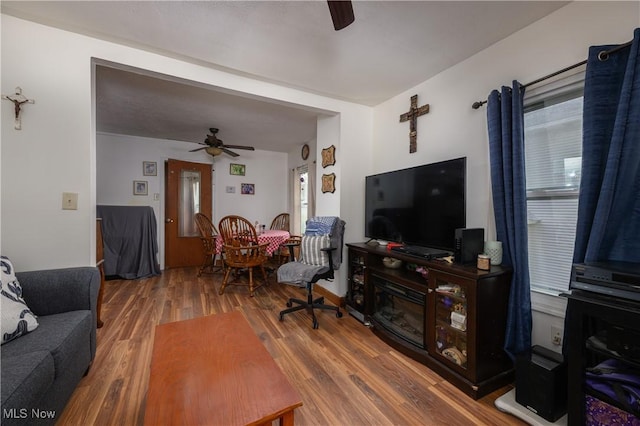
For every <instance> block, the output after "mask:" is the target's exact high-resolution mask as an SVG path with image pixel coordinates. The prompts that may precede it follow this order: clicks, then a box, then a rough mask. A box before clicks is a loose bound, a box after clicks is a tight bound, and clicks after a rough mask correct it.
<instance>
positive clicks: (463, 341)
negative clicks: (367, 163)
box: [429, 273, 469, 370]
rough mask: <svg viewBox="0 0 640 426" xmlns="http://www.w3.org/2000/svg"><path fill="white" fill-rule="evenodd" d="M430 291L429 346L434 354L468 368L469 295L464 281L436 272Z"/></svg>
mask: <svg viewBox="0 0 640 426" xmlns="http://www.w3.org/2000/svg"><path fill="white" fill-rule="evenodd" d="M430 278H431V279H430V285H429V291H430V294H431V296H432V300H433V302H434V303H433V305H431V306H432V307H433V312H432V314H431V315H432V320H433V323H432V327H434V333H433V334H432V339H433V342H432V344H431V345H430V346H429V349H430V352H433V353H431V354H432V355H434V356H436V357H437V358H441V359H444V360H446V361H447V362H449V363H453V364H455V365H456V366H458V368H460V369H463V370H466V369H467V364H468V363H467V359H468V356H469V354H468V352H467V343H468V340H469V337H468V332H467V311H468V308H469V306H468V303H467V295H468V288H467V286H466V285H464V283H463V282H451V281H450V280H448V279H447V276H446V275H441V274H437V273H434V274H432V276H431V277H430Z"/></svg>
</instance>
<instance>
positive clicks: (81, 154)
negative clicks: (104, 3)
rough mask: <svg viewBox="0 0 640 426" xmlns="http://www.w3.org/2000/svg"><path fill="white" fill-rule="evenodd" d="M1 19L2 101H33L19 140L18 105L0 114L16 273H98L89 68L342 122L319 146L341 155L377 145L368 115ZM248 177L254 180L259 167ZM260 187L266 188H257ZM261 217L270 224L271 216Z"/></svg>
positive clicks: (4, 228) (6, 217) (9, 242)
mask: <svg viewBox="0 0 640 426" xmlns="http://www.w3.org/2000/svg"><path fill="white" fill-rule="evenodd" d="M1 19H2V25H1V27H2V28H1V43H2V44H1V47H2V49H1V54H2V58H1V59H2V84H1V86H2V87H1V90H2V93H11V92H12V91H13V90H14V89H15V87H16V86H20V87H22V89H23V90H24V94H25V95H26V96H28V97H30V98H34V99H36V103H35V104H34V105H29V108H27V107H25V108H24V112H23V115H22V119H23V130H21V131H16V130H13V125H12V124H13V108H12V105H10V103H8V102H2V106H1V108H2V117H1V118H2V130H1V131H2V139H1V146H0V149H1V153H2V158H1V167H0V168H1V172H2V175H1V178H0V181H1V183H2V188H1V189H2V211H1V215H0V218H1V221H2V222H1V224H0V229H1V234H2V250H3V254H6V255H9V256H10V257H11V258H12V259H14V260H15V263H16V265H17V268H18V269H19V270H30V269H41V268H50V267H51V268H53V267H66V266H76V265H93V264H95V222H94V221H95V206H96V201H97V200H96V132H95V111H94V102H93V86H92V81H91V78H92V77H91V67H92V58H97V59H100V60H104V61H110V62H113V63H117V64H123V65H125V66H132V67H137V68H141V69H145V70H149V71H151V72H157V73H160V74H168V75H174V76H177V77H179V78H182V79H187V80H191V81H194V82H196V83H201V84H207V85H211V86H216V87H220V88H223V89H225V90H231V91H238V92H242V93H244V94H247V95H250V96H257V97H262V98H267V99H273V100H275V101H278V102H285V103H288V104H294V105H299V106H301V107H304V108H307V109H309V108H311V109H315V110H317V111H319V113H323V114H340V115H341V117H342V118H341V122H340V131H339V133H338V134H337V136H338V137H339V140H326V139H325V140H320V139H318V141H317V143H318V145H319V146H323V147H326V146H329V145H331V144H335V145H336V146H338V145H340V143H341V141H343V142H342V143H346V144H349V143H355V144H364V145H366V146H368V145H369V144H370V139H369V135H370V115H371V108H369V107H364V106H361V105H356V104H351V103H348V102H344V101H338V100H334V99H330V98H326V97H323V96H318V95H315V94H309V93H306V92H302V91H300V90H295V89H291V88H285V87H281V86H277V85H275V84H271V83H264V82H260V81H257V80H252V79H249V78H246V77H240V76H235V75H232V74H229V73H225V72H222V71H219V70H213V69H211V68H207V67H204V66H200V65H194V64H190V63H187V62H184V61H180V60H177V59H173V58H168V57H165V56H161V55H158V54H153V53H149V52H145V51H142V50H139V49H133V48H130V47H126V46H122V45H117V44H114V43H110V42H105V41H101V40H96V39H93V38H90V37H86V36H83V35H78V34H73V33H70V32H67V31H62V30H58V29H55V28H51V27H47V26H43V25H40V24H35V23H32V22H29V21H25V20H22V19H18V18H15V17H12V16H8V15H1ZM347 135H349V138H347V137H346V136H347ZM353 136H355V137H353ZM332 137H336V134H332ZM352 141H353V142H352ZM301 142H302V141H301ZM278 161H279V160H278ZM283 161H284V160H283ZM285 164H286V163H285ZM249 170H253V171H257V169H256V168H253V167H252V168H249ZM253 171H250V173H253ZM256 184H257V185H258V186H257V188H260V186H259V182H256ZM63 192H77V193H78V210H73V211H70V210H64V211H63V210H62V209H61V205H62V193H63ZM218 193H219V191H218ZM223 198H224V197H223ZM233 200H234V202H235V200H236V199H235V198H234V199H233ZM238 200H240V199H238ZM278 202H279V201H278ZM221 204H225V203H224V202H221ZM225 208H226V207H225ZM340 208H342V207H340ZM264 216H265V217H264V220H267V216H269V215H268V214H266V213H265V215H264ZM256 219H259V218H256Z"/></svg>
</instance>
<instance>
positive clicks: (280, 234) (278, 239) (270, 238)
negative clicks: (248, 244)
mask: <svg viewBox="0 0 640 426" xmlns="http://www.w3.org/2000/svg"><path fill="white" fill-rule="evenodd" d="M289 237H290V235H289V233H288V232H287V231H277V230H271V229H269V230H266V231H264V232H263V233H262V234H259V235H258V243H259V244H262V243H269V245H268V246H267V254H268V255H269V256H271V255H272V254H273V252H274V251H276V250H278V247H280V245H281V244H282V243H284V242H285V241H287V240H288V239H289ZM221 251H222V236H221V235H218V238H217V239H216V252H217V253H220V252H221Z"/></svg>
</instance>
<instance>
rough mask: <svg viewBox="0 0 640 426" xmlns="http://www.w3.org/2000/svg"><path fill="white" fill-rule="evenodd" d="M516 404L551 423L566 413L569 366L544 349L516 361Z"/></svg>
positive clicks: (535, 348)
mask: <svg viewBox="0 0 640 426" xmlns="http://www.w3.org/2000/svg"><path fill="white" fill-rule="evenodd" d="M516 402H517V403H518V404H520V405H522V406H524V407H526V408H527V409H529V410H531V411H533V412H534V413H536V414H537V415H538V416H540V417H542V418H543V419H545V420H547V421H549V422H552V423H553V422H555V421H556V420H558V419H559V418H560V417H562V416H563V415H564V414H565V413H566V412H567V364H566V363H565V362H564V359H563V357H562V354H559V353H557V352H554V351H552V350H551V349H547V348H544V347H542V346H537V345H536V346H534V347H532V348H531V350H530V351H527V352H524V353H522V354H520V355H518V356H517V357H516Z"/></svg>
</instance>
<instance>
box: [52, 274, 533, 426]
mask: <svg viewBox="0 0 640 426" xmlns="http://www.w3.org/2000/svg"><path fill="white" fill-rule="evenodd" d="M197 271H198V268H197V267H194V268H184V269H170V270H166V271H164V272H163V274H162V275H161V276H158V277H153V278H149V279H143V280H132V281H127V280H113V281H107V282H106V286H105V289H104V298H103V306H102V319H103V321H104V326H103V327H102V328H100V329H98V349H97V354H96V358H95V360H94V362H93V365H92V367H91V369H90V371H89V373H88V375H87V376H86V377H84V378H83V379H82V381H81V383H80V385H79V386H78V388H77V389H76V391H75V393H74V394H73V396H72V398H71V401H70V402H69V404H68V405H67V407H66V409H65V411H64V412H63V413H62V415H61V418H60V419H59V421H58V423H57V424H58V426H60V425H89V424H92V425H141V424H142V423H143V417H144V407H145V399H146V392H147V386H148V383H149V366H150V362H151V352H152V347H153V337H154V328H155V326H156V325H158V324H163V323H166V322H171V321H180V320H184V319H190V318H196V317H200V316H203V315H212V314H216V313H220V312H230V311H233V310H238V311H240V312H242V314H243V315H244V316H245V317H246V318H247V320H248V322H249V323H250V324H251V327H252V328H253V330H254V331H255V333H256V335H257V336H258V337H259V338H260V340H262V342H263V343H264V345H265V347H266V348H267V350H268V351H269V353H271V355H272V356H273V358H274V359H275V361H276V363H277V364H278V365H279V366H280V368H281V369H282V371H283V372H284V374H285V375H286V376H287V377H288V378H289V381H290V382H291V384H292V385H293V386H294V387H295V388H297V389H298V392H299V393H300V395H301V397H302V400H303V406H302V407H300V408H299V409H296V411H295V421H296V424H299V425H392V424H393V425H468V424H484V425H524V424H525V423H523V422H521V421H520V420H518V419H516V418H515V417H513V416H511V415H509V414H505V413H502V412H500V411H498V410H497V409H496V408H495V407H494V405H493V402H494V400H495V399H496V398H497V397H498V396H500V395H502V394H503V393H505V392H507V391H508V390H509V389H510V387H507V388H503V389H501V390H499V391H496V392H494V393H492V394H490V395H487V396H486V397H484V398H482V399H480V400H478V401H474V400H473V399H471V398H469V397H468V396H466V395H465V394H464V393H462V392H461V391H459V390H458V389H456V388H455V387H453V386H452V385H450V384H449V383H448V382H446V381H445V380H444V379H442V378H441V377H440V376H438V375H437V374H435V373H434V372H432V371H431V370H429V369H428V368H427V367H425V366H424V365H422V364H420V363H418V362H416V361H414V360H412V359H411V358H408V357H406V356H404V355H402V354H401V353H399V352H397V351H395V350H394V349H392V348H391V347H390V346H388V345H387V344H385V343H384V342H382V341H381V340H380V339H378V338H377V337H376V336H375V335H374V334H373V333H372V332H371V330H369V329H368V328H366V327H365V326H363V325H362V324H361V323H360V322H358V321H357V320H356V319H355V318H353V317H351V316H350V315H348V314H346V313H345V315H344V317H343V318H340V319H338V318H336V317H335V315H334V314H333V313H331V312H319V313H318V314H317V316H318V321H319V322H320V328H319V329H317V330H314V329H313V328H312V326H311V319H310V317H309V316H308V315H307V313H306V312H305V311H300V312H296V313H293V314H289V315H287V316H286V317H285V319H284V321H282V322H281V321H279V316H278V313H279V311H280V310H281V309H283V308H284V307H285V303H286V299H287V298H289V297H300V296H301V295H303V297H304V291H303V289H299V288H297V287H293V286H288V285H284V284H277V283H275V278H274V277H273V276H271V285H270V286H264V287H261V288H260V289H258V290H257V291H256V294H255V296H254V297H252V298H251V297H249V295H248V288H247V287H236V286H229V287H228V288H227V289H226V290H225V294H224V295H221V296H220V295H218V293H217V289H218V288H219V287H220V284H221V281H222V275H221V274H214V275H206V274H205V275H203V276H202V277H200V278H198V277H197V276H196V274H197Z"/></svg>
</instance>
